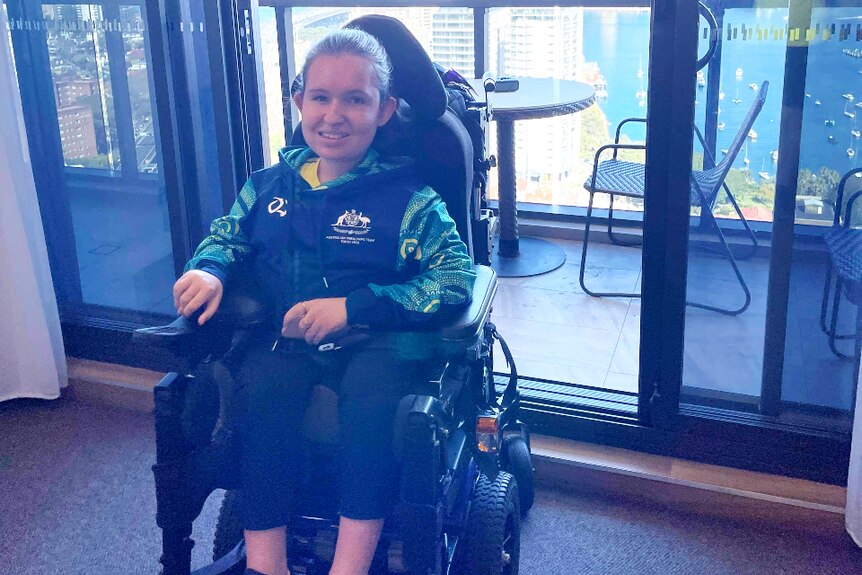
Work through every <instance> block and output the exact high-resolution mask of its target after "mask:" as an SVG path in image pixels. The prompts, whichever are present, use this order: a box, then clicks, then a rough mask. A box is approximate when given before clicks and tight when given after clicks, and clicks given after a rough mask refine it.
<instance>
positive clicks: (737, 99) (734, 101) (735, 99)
mask: <svg viewBox="0 0 862 575" xmlns="http://www.w3.org/2000/svg"><path fill="white" fill-rule="evenodd" d="M731 102H733V103H734V104H739V103H741V102H742V99H741V98H740V97H739V88H737V89H736V96H735V97H734V98H733V100H731Z"/></svg>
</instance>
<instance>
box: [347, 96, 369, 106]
mask: <svg viewBox="0 0 862 575" xmlns="http://www.w3.org/2000/svg"><path fill="white" fill-rule="evenodd" d="M349 102H350V103H351V104H357V105H359V104H364V103H365V98H363V97H362V96H353V97H351V98H350V100H349Z"/></svg>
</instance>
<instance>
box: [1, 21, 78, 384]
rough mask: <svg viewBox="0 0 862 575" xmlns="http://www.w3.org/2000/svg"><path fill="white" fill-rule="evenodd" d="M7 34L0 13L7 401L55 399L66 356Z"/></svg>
mask: <svg viewBox="0 0 862 575" xmlns="http://www.w3.org/2000/svg"><path fill="white" fill-rule="evenodd" d="M7 30H8V27H7V22H6V14H5V12H4V11H3V10H0V34H2V37H0V401H3V400H7V399H12V398H16V397H38V398H43V399H54V398H57V397H59V395H60V388H62V387H65V386H66V379H67V376H66V358H65V354H64V352H63V339H62V334H61V332H60V318H59V316H58V314H57V301H56V299H55V297H54V287H53V284H52V282H51V270H50V269H49V267H48V253H47V252H46V250H45V236H44V233H43V231H42V220H41V217H40V215H39V205H38V203H37V200H36V186H35V184H34V183H33V171H32V169H31V166H30V154H29V152H28V150H27V139H26V135H25V134H24V129H23V125H24V122H23V121H22V119H21V99H20V96H19V94H18V89H17V88H18V83H17V81H16V79H15V70H14V66H13V64H12V51H11V47H10V45H9V41H8V32H7Z"/></svg>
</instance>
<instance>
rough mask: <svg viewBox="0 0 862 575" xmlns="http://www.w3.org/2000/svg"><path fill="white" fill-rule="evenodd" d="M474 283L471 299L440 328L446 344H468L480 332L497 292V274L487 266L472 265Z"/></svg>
mask: <svg viewBox="0 0 862 575" xmlns="http://www.w3.org/2000/svg"><path fill="white" fill-rule="evenodd" d="M473 269H474V270H475V271H476V283H475V284H474V285H473V299H472V300H471V301H470V305H468V306H467V307H466V308H464V310H463V311H462V312H461V313H460V314H459V315H458V316H457V317H455V318H454V319H453V320H452V321H451V322H450V323H448V324H447V325H445V326H444V327H442V328H440V330H439V333H440V337H441V339H442V340H443V341H444V342H446V343H447V344H456V345H457V344H462V343H463V344H466V345H469V344H470V343H472V342H473V341H475V340H476V339H477V338H478V337H479V336H480V335H481V334H482V327H483V326H484V325H485V323H486V322H487V320H488V316H489V315H490V313H491V303H492V302H493V301H494V296H495V295H496V294H497V274H496V272H494V270H493V269H491V268H490V267H488V266H482V265H477V266H473Z"/></svg>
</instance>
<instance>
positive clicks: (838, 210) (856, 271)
mask: <svg viewBox="0 0 862 575" xmlns="http://www.w3.org/2000/svg"><path fill="white" fill-rule="evenodd" d="M859 175H862V168H856V169H854V170H850V171H849V172H847V173H846V174H844V176H843V177H842V178H841V181H840V182H839V184H838V196H837V197H836V199H835V216H834V218H833V220H832V227H831V228H830V229H829V231H827V232H826V233H825V234H824V235H823V241H824V243H825V244H826V249H827V250H828V251H829V264H828V269H827V271H826V281H825V283H824V285H823V302H822V303H821V306H820V328H821V329H822V330H823V332H824V333H825V334H826V335H827V336H829V349H831V350H832V352H833V353H834V354H835V355H837V356H838V357H840V358H843V359H851V360H854V361H855V362H856V364H857V369H858V363H859V357H860V354H862V228H854V227H851V223H852V219H853V218H852V216H853V204H854V203H855V202H856V199H857V198H858V197H859V196H860V195H862V189H860V190H858V191H856V192H855V193H853V195H852V196H850V198H849V199H848V200H847V203H846V205H845V203H844V191H845V188H846V187H847V185H848V183H849V182H851V181H852V179H851V178H854V177H857V176H859ZM833 278H834V286H833ZM842 293H843V295H844V297H845V298H846V299H847V301H849V302H850V303H851V304H853V305H855V306H856V308H857V314H856V328H855V331H854V332H853V333H845V334H839V333H838V318H839V309H840V307H841V299H842V297H841V295H842ZM830 294H831V298H830ZM830 299H831V300H832V301H831V306H830ZM830 308H831V310H830ZM827 316H829V325H827V324H826V317H827ZM848 339H852V340H854V347H853V353H852V354H848V353H845V352H843V351H841V350H839V349H838V346H837V345H836V342H837V341H838V340H848ZM854 381H855V379H854Z"/></svg>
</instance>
